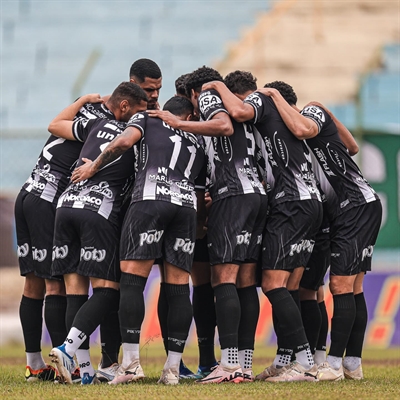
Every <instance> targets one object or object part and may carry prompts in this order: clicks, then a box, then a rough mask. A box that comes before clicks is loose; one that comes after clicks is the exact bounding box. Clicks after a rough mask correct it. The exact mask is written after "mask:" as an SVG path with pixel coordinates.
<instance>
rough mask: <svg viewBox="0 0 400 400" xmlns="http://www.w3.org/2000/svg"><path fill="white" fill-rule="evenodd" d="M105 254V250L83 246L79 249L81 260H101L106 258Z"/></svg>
mask: <svg viewBox="0 0 400 400" xmlns="http://www.w3.org/2000/svg"><path fill="white" fill-rule="evenodd" d="M106 254H107V252H106V251H105V250H98V249H87V248H86V247H85V248H82V249H81V260H84V261H90V260H93V261H97V262H102V261H104V259H105V258H106Z"/></svg>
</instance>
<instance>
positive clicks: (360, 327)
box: [346, 292, 368, 358]
mask: <svg viewBox="0 0 400 400" xmlns="http://www.w3.org/2000/svg"><path fill="white" fill-rule="evenodd" d="M354 301H355V303H356V318H355V320H354V324H353V329H352V330H351V333H350V337H349V341H348V342H347V347H346V356H348V357H360V358H361V354H362V348H363V344H364V336H365V330H366V329H367V322H368V310H367V304H366V303H365V298H364V293H363V292H361V293H359V294H356V295H355V296H354Z"/></svg>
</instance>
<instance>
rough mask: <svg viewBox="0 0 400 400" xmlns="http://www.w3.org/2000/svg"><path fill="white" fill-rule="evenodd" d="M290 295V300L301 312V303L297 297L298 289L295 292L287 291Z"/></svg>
mask: <svg viewBox="0 0 400 400" xmlns="http://www.w3.org/2000/svg"><path fill="white" fill-rule="evenodd" d="M289 293H290V295H291V296H292V299H293V300H294V302H295V303H296V306H297V308H298V309H299V310H300V312H301V302H300V295H299V289H297V290H289Z"/></svg>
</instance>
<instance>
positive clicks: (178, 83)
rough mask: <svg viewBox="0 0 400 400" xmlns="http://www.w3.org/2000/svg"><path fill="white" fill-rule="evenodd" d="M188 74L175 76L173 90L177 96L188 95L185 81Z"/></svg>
mask: <svg viewBox="0 0 400 400" xmlns="http://www.w3.org/2000/svg"><path fill="white" fill-rule="evenodd" d="M189 76H190V73H189V74H183V75H181V76H179V77H178V78H176V80H175V91H176V94H177V95H178V96H185V97H190V96H188V94H187V93H186V81H187V79H188V77H189Z"/></svg>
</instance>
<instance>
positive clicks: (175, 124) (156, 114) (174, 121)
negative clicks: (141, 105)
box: [146, 110, 181, 129]
mask: <svg viewBox="0 0 400 400" xmlns="http://www.w3.org/2000/svg"><path fill="white" fill-rule="evenodd" d="M146 112H147V114H148V115H149V116H150V117H153V118H160V119H162V120H163V121H164V122H166V123H167V124H168V125H169V126H170V127H171V128H177V129H179V123H180V122H181V120H180V119H179V118H178V117H176V116H175V115H174V114H171V113H170V112H169V111H162V110H147V111H146Z"/></svg>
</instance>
